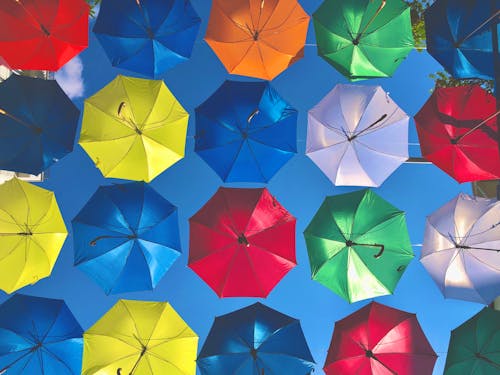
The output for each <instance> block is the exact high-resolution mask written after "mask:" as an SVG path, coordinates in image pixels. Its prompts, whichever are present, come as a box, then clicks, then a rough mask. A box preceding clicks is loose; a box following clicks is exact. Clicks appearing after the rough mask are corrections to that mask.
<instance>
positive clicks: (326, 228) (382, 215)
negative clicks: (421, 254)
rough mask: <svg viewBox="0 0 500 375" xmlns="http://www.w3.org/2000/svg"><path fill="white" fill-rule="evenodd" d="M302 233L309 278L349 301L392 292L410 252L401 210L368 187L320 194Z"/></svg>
mask: <svg viewBox="0 0 500 375" xmlns="http://www.w3.org/2000/svg"><path fill="white" fill-rule="evenodd" d="M304 237H305V239H306V245H307V252H308V253H309V263H310V266H311V275H312V278H313V279H314V280H316V281H319V282H320V283H321V284H323V285H325V286H326V287H328V288H330V289H331V290H332V291H333V292H335V293H337V294H338V295H339V296H341V297H342V298H344V299H346V300H347V301H349V302H355V301H359V300H362V299H367V298H373V297H377V296H383V295H386V294H392V293H393V291H394V289H395V288H396V285H397V283H398V281H399V279H400V278H401V276H402V275H403V272H404V270H405V268H406V266H407V265H408V263H410V261H411V260H412V258H413V250H412V247H411V243H410V238H409V237H408V229H407V228H406V219H405V214H404V212H403V211H400V210H398V209H397V208H396V207H394V206H393V205H391V204H390V203H388V202H387V201H385V200H384V199H382V198H380V197H379V196H378V195H376V194H375V193H373V192H372V191H371V190H360V191H355V192H352V193H347V194H341V195H336V196H331V197H326V199H325V200H324V201H323V204H322V205H321V207H320V208H319V210H318V212H316V214H315V215H314V217H313V219H312V221H311V222H310V223H309V225H308V226H307V228H306V229H305V231H304Z"/></svg>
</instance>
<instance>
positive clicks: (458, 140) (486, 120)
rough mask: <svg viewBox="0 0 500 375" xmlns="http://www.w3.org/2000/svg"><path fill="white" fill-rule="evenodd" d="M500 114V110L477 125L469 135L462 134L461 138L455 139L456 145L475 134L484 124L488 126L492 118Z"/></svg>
mask: <svg viewBox="0 0 500 375" xmlns="http://www.w3.org/2000/svg"><path fill="white" fill-rule="evenodd" d="M497 102H498V100H497ZM499 114H500V109H498V110H497V111H496V113H494V114H492V115H491V116H489V117H488V118H487V119H485V120H483V121H481V122H480V123H479V124H477V125H476V126H474V127H473V128H472V129H470V130H468V131H467V133H464V134H462V135H461V136H459V137H457V138H455V139H453V142H454V143H455V144H456V143H458V142H460V141H461V140H462V139H463V138H464V137H467V136H468V135H469V134H471V133H473V132H474V131H476V130H477V129H478V128H480V127H481V126H483V125H484V124H486V123H487V122H488V121H490V120H491V119H492V118H495V117H497V116H498V115H499Z"/></svg>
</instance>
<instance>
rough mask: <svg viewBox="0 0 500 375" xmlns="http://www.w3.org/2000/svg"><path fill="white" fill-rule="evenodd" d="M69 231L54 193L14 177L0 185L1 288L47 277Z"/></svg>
mask: <svg viewBox="0 0 500 375" xmlns="http://www.w3.org/2000/svg"><path fill="white" fill-rule="evenodd" d="M67 235H68V232H67V231H66V226H65V225H64V220H63V218H62V216H61V213H60V211H59V207H58V206H57V202H56V198H55V196H54V193H53V192H51V191H48V190H45V189H42V188H39V187H38V186H35V185H31V184H29V183H27V182H24V181H21V180H18V179H17V178H14V179H12V180H9V181H7V182H4V183H3V184H1V185H0V238H1V243H0V289H2V290H4V291H5V292H6V293H12V292H15V291H16V290H18V289H20V288H22V287H24V286H26V285H30V284H34V283H36V282H37V281H38V280H39V279H42V278H44V277H47V276H49V275H50V273H51V272H52V268H53V267H54V264H55V263H56V260H57V257H58V256H59V252H60V251H61V248H62V246H63V244H64V241H65V239H66V236H67Z"/></svg>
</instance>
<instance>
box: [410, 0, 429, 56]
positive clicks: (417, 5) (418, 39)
mask: <svg viewBox="0 0 500 375" xmlns="http://www.w3.org/2000/svg"><path fill="white" fill-rule="evenodd" d="M431 2H432V1H431V0H406V3H407V4H408V5H409V6H410V8H411V10H410V14H411V26H412V30H413V39H415V49H416V50H417V51H423V50H424V49H425V23H424V12H425V10H426V9H427V7H428V6H429V5H431Z"/></svg>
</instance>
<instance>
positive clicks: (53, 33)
mask: <svg viewBox="0 0 500 375" xmlns="http://www.w3.org/2000/svg"><path fill="white" fill-rule="evenodd" d="M88 19H89V6H88V4H87V3H86V2H85V1H84V0H3V1H2V5H1V6H0V24H1V25H2V27H1V28H0V55H2V56H3V58H4V59H5V60H6V61H7V62H8V63H9V65H10V66H11V68H12V69H23V70H51V71H56V70H59V68H60V67H61V66H63V65H64V64H66V63H67V62H68V61H69V60H71V59H72V58H73V57H74V56H76V55H77V54H79V53H80V52H81V51H83V50H84V49H85V48H87V45H88V25H89V21H88Z"/></svg>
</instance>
